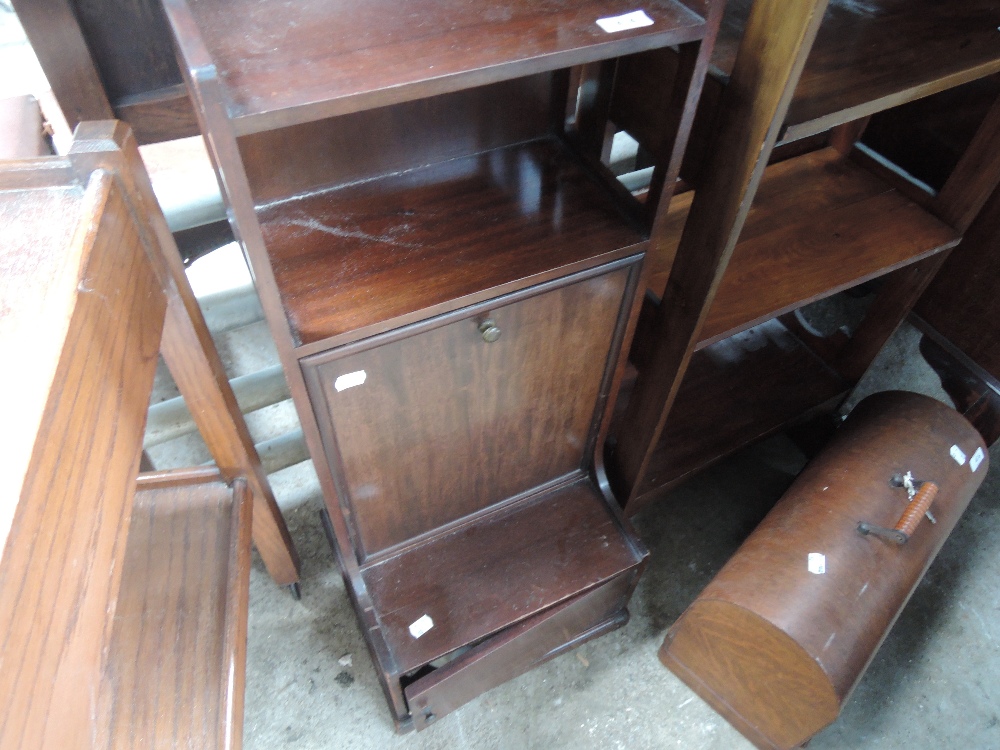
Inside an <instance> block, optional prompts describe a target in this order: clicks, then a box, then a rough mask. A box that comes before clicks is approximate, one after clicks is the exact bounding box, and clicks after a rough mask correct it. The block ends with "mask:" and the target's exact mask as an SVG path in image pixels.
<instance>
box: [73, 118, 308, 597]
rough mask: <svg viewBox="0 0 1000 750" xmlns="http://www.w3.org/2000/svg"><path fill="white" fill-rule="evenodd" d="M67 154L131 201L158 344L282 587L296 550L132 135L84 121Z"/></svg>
mask: <svg viewBox="0 0 1000 750" xmlns="http://www.w3.org/2000/svg"><path fill="white" fill-rule="evenodd" d="M70 156H71V158H72V159H74V161H75V163H77V164H78V166H79V168H80V169H81V170H84V171H88V172H89V171H90V170H92V169H95V168H99V167H101V166H104V167H105V168H112V169H114V170H115V172H116V174H117V175H119V176H120V179H121V180H122V181H123V182H124V183H125V185H126V188H127V190H128V192H129V194H130V195H131V196H133V198H132V200H133V205H132V210H133V211H134V212H135V214H134V215H135V216H137V217H142V219H141V221H142V223H141V225H140V227H139V229H140V231H142V232H143V234H144V241H145V242H146V243H147V244H148V247H150V248H151V251H150V252H151V257H152V259H153V262H154V264H155V266H156V270H157V272H158V274H159V276H160V281H161V283H162V284H163V286H164V287H165V288H166V290H167V312H166V321H165V323H164V328H163V339H162V341H161V344H160V346H161V352H162V354H163V358H164V359H165V360H166V362H167V365H168V367H169V368H170V373H171V375H172V376H173V378H174V381H175V382H176V383H177V387H178V389H179V390H180V391H181V395H183V396H184V398H185V401H186V402H187V403H188V408H189V409H190V410H191V413H192V415H193V416H194V418H195V422H196V423H197V425H198V430H199V431H200V432H201V436H202V438H203V439H204V440H205V444H206V445H207V446H208V449H209V451H210V452H211V454H212V457H213V458H214V459H215V461H216V464H217V465H218V466H219V469H220V470H221V471H222V473H223V476H225V477H226V479H227V480H231V479H234V478H235V477H239V476H242V477H245V478H246V480H247V482H248V484H249V487H250V491H251V494H252V495H253V498H254V504H255V513H254V544H256V546H257V549H258V551H259V552H260V554H261V557H262V558H263V560H264V563H265V564H266V565H267V569H268V572H269V573H270V574H271V577H272V578H273V579H274V580H275V581H276V582H278V583H280V584H291V583H294V582H295V581H297V580H298V569H299V558H298V552H297V551H296V549H295V545H294V543H293V542H292V539H291V537H290V536H289V534H288V528H287V526H286V524H285V521H284V518H283V517H282V515H281V511H280V509H279V508H278V504H277V502H276V501H275V499H274V494H273V492H272V490H271V486H270V484H269V483H268V481H267V475H266V474H265V473H264V470H263V469H262V468H261V465H260V457H259V456H258V455H257V452H256V450H255V449H254V445H253V440H252V438H251V437H250V431H249V430H248V429H247V426H246V422H245V421H244V420H243V415H242V413H241V412H240V409H239V405H238V404H237V402H236V397H235V396H234V395H233V391H232V388H231V387H230V386H229V380H228V378H227V376H226V372H225V368H224V367H223V365H222V360H221V359H220V358H219V354H218V351H216V349H215V344H214V343H213V342H212V336H211V333H210V332H209V330H208V326H207V325H206V324H205V319H204V317H203V316H202V314H201V309H200V308H199V307H198V301H197V300H196V299H195V297H194V292H192V291H191V286H190V285H189V284H188V282H187V277H186V276H185V275H184V267H183V265H182V263H181V258H180V254H179V253H178V252H177V246H176V244H175V243H174V239H173V236H172V235H171V233H170V230H169V229H168V228H167V224H166V221H165V220H164V218H163V214H162V212H161V211H160V209H159V205H158V204H157V202H156V197H155V196H154V195H153V189H152V186H151V185H150V183H149V176H148V175H147V174H146V171H145V169H144V168H143V166H142V160H141V158H140V156H139V149H138V146H137V144H136V142H135V139H134V137H132V135H131V131H129V130H128V128H127V127H126V126H124V125H122V124H120V123H113V122H102V123H84V124H83V125H81V126H80V127H79V128H78V129H77V133H76V138H75V140H74V143H73V148H72V149H71V151H70ZM139 442H140V443H141V442H142V441H141V440H140V441H139Z"/></svg>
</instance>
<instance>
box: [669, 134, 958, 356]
mask: <svg viewBox="0 0 1000 750" xmlns="http://www.w3.org/2000/svg"><path fill="white" fill-rule="evenodd" d="M691 200H692V196H689V195H687V194H685V195H682V196H680V197H679V198H678V200H677V201H675V205H672V206H671V207H670V214H671V217H670V222H669V228H670V229H671V230H673V232H674V234H673V236H672V237H671V238H670V240H669V241H668V242H667V243H664V244H666V248H665V249H666V250H667V251H668V252H667V253H666V255H667V256H668V257H669V256H670V255H671V253H670V252H669V251H670V247H671V245H672V246H674V247H676V245H677V244H678V243H679V241H680V233H681V231H682V229H683V224H684V220H685V219H686V214H687V211H686V210H685V209H686V208H687V207H688V206H690V203H691ZM958 240H959V235H958V234H957V233H956V232H955V231H954V230H952V229H951V228H949V227H948V226H946V225H945V224H943V223H942V222H941V221H939V220H938V219H936V218H934V217H933V216H931V215H930V214H928V213H927V212H926V211H924V210H923V209H921V208H919V207H918V206H916V205H914V204H913V203H911V202H910V201H908V200H907V199H906V198H904V197H903V196H901V195H900V194H899V193H898V192H897V191H895V190H892V189H891V188H890V187H889V186H888V185H886V184H885V183H883V182H882V181H880V180H879V179H878V178H876V177H875V176H873V175H871V174H870V173H868V172H867V171H866V170H864V169H862V168H861V167H859V166H858V165H856V164H854V163H853V162H852V161H850V160H847V159H844V158H843V157H842V155H841V154H840V153H839V152H838V151H836V149H833V148H827V149H823V150H821V151H818V152H812V153H809V154H805V155H803V156H800V157H796V158H794V159H789V160H786V161H783V162H780V163H778V164H774V165H772V166H770V167H769V168H768V169H767V171H766V172H765V173H764V178H763V180H761V184H760V187H759V189H758V192H757V197H756V200H755V201H754V204H753V207H752V208H751V209H750V212H749V214H748V215H747V220H746V223H745V225H744V227H743V232H742V233H741V234H740V240H739V242H738V244H737V245H736V249H735V250H734V252H733V256H732V259H731V261H730V263H729V266H728V268H727V269H726V273H725V275H724V276H723V278H722V282H721V284H720V285H719V289H718V292H717V294H716V297H715V300H714V302H713V303H712V306H711V308H710V310H709V313H708V317H707V319H706V320H705V324H704V326H703V328H702V330H701V334H700V337H699V344H698V346H699V348H700V347H704V346H707V345H708V344H711V343H713V342H715V341H719V340H721V339H723V338H725V337H726V336H728V335H731V334H732V333H735V332H737V331H739V330H743V329H745V328H747V327H749V326H752V325H754V324H755V323H757V322H760V321H761V320H765V319H767V318H771V317H774V316H775V315H779V314H781V313H784V312H788V311H789V310H792V309H794V308H796V307H800V306H802V305H804V304H807V303H809V302H812V301H815V300H816V299H819V298H821V297H825V296H829V295H831V294H834V293H836V292H838V291H840V290H842V289H845V288H847V287H850V286H854V285H855V284H858V283H861V282H862V281H865V280H867V279H871V278H874V277H876V276H880V275H882V274H884V273H887V272H888V271H891V270H893V269H895V268H898V267H900V266H902V265H904V264H907V263H911V262H914V261H917V260H920V259H922V258H924V257H926V256H928V255H930V254H933V253H937V252H940V251H942V250H945V249H947V248H949V247H952V246H953V245H955V244H957V243H958ZM661 247H663V245H661ZM650 262H651V264H652V266H653V271H652V279H653V283H652V284H651V288H652V289H653V291H654V292H656V293H659V294H663V291H664V287H665V285H666V275H667V273H668V272H669V266H668V267H667V269H666V272H664V270H661V269H663V266H665V265H667V262H666V261H664V260H660V258H659V257H656V256H654V257H652V258H651V261H650Z"/></svg>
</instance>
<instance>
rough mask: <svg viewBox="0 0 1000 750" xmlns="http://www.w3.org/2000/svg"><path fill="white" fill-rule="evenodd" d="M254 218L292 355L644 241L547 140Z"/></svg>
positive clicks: (262, 211) (282, 206) (271, 209)
mask: <svg viewBox="0 0 1000 750" xmlns="http://www.w3.org/2000/svg"><path fill="white" fill-rule="evenodd" d="M257 214H258V217H259V219H260V224H261V230H262V232H263V235H264V240H265V242H266V243H267V249H268V253H269V255H270V259H271V267H272V268H273V270H274V275H275V280H276V283H277V285H278V289H279V290H280V294H281V300H282V302H283V304H284V308H285V313H286V315H287V316H288V319H289V321H290V323H291V325H292V328H293V330H294V331H295V332H296V333H297V335H298V339H299V343H310V342H319V341H323V340H324V339H328V338H330V337H334V336H337V335H340V334H344V333H349V332H352V331H362V330H363V329H364V328H365V327H366V326H373V325H375V324H380V325H381V329H382V330H385V329H386V328H388V327H389V326H390V325H398V324H400V323H402V322H407V321H405V320H399V319H400V318H402V317H403V316H406V315H407V314H412V315H411V319H414V318H415V319H419V318H420V317H427V316H428V315H429V314H433V313H435V312H444V311H446V310H448V309H456V308H458V307H460V306H463V305H465V304H470V303H471V302H473V301H477V300H474V299H472V295H476V294H478V295H479V299H485V298H488V297H491V296H496V294H498V293H500V292H502V291H512V289H511V287H513V288H518V287H524V286H527V285H529V284H531V283H533V282H537V281H542V280H544V278H543V276H544V275H545V274H546V273H550V277H551V272H552V271H554V270H557V269H558V270H559V271H560V272H561V273H566V272H567V271H570V270H573V268H572V266H573V264H578V263H583V264H586V265H597V264H598V263H600V262H601V261H602V260H610V259H611V258H613V257H614V254H615V253H616V252H618V253H619V254H623V253H622V252H621V251H623V250H624V251H625V252H628V251H629V250H631V252H636V251H637V250H638V249H639V248H637V247H636V245H637V244H638V243H640V242H642V241H643V239H644V238H643V236H642V235H641V234H640V233H639V232H638V231H636V230H635V229H632V228H631V227H630V226H629V224H628V223H627V222H626V219H625V217H624V216H622V215H621V214H619V213H618V212H617V211H616V209H615V208H614V206H613V204H612V203H611V201H609V200H608V198H607V195H606V193H605V192H604V191H603V190H602V189H601V187H600V185H598V184H597V183H596V182H595V181H593V180H592V179H591V178H590V177H589V176H588V175H587V174H585V173H584V172H583V171H582V169H581V168H580V167H578V166H577V165H576V163H575V162H574V161H573V159H572V157H571V156H570V155H569V154H568V153H567V152H566V151H565V150H564V149H563V147H561V146H560V145H559V144H558V143H557V142H555V141H550V140H546V141H537V142H533V143H530V144H525V145H522V146H516V147H511V148H506V149H500V150H497V151H491V152H488V153H485V154H481V155H478V156H471V157H467V158H464V159H455V160H452V161H448V162H444V163H442V164H436V165H433V166H430V167H427V168H424V169H420V170H415V171H412V172H407V173H404V174H401V175H392V176H388V177H386V178H384V179H380V180H375V181H370V182H364V183H362V184H359V185H353V186H349V187H345V188H343V189H340V190H332V191H328V192H322V193H315V194H310V195H304V196H300V197H296V198H294V199H291V200H286V201H282V202H280V203H276V204H270V205H265V206H261V207H259V208H258V211H257ZM505 285H508V286H506V287H505ZM418 314H419V315H418ZM394 319H396V320H395V321H394ZM393 321H394V322H393ZM370 332H375V331H370Z"/></svg>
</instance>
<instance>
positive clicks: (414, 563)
mask: <svg viewBox="0 0 1000 750" xmlns="http://www.w3.org/2000/svg"><path fill="white" fill-rule="evenodd" d="M166 10H167V17H168V20H169V22H170V24H171V27H172V30H173V33H174V35H175V38H176V42H177V47H178V51H179V58H180V60H181V63H182V64H181V67H182V68H183V69H184V71H185V75H186V76H187V78H188V85H189V89H190V92H191V95H192V98H193V100H194V102H195V106H196V110H197V112H198V116H199V119H200V124H201V129H202V131H203V133H204V134H205V136H206V138H207V142H208V143H209V146H210V151H211V153H212V157H213V159H214V161H215V165H216V168H217V170H218V174H219V178H220V183H221V185H222V186H223V192H224V194H225V196H226V200H227V201H228V204H229V208H230V215H231V220H232V223H233V228H234V231H235V233H236V234H237V236H238V238H239V239H240V240H241V242H242V244H243V247H244V249H245V252H246V254H247V256H248V260H249V263H250V265H251V267H252V271H253V274H254V277H255V281H256V284H257V288H258V291H259V293H260V296H261V299H262V303H263V306H264V310H265V314H266V316H267V319H268V321H269V324H270V326H271V330H272V332H273V334H274V338H275V340H276V342H277V347H278V351H279V355H280V357H281V359H282V363H283V365H284V368H285V372H286V376H287V378H288V380H289V385H290V389H291V392H292V395H293V398H294V400H295V403H296V406H297V408H298V412H299V416H300V419H301V421H302V424H303V430H304V434H305V436H306V441H307V444H308V445H309V448H310V452H311V454H312V456H313V458H314V462H315V465H316V469H317V473H318V475H319V478H320V483H321V485H322V488H323V491H324V496H325V499H326V507H327V511H328V513H327V514H326V516H325V521H326V523H327V528H328V531H329V535H330V538H331V542H332V543H333V545H334V548H335V550H336V553H337V556H338V559H339V561H340V564H341V567H342V570H343V572H344V577H345V580H346V582H347V587H348V591H349V594H350V596H351V598H352V600H353V602H354V605H355V608H356V610H357V614H358V617H359V620H360V623H361V626H362V629H363V631H364V634H365V637H366V639H367V642H368V645H369V648H370V651H371V655H372V657H373V660H374V661H375V663H376V665H377V667H378V671H379V674H380V677H381V679H382V683H383V687H384V690H385V694H386V699H387V701H388V703H389V706H390V708H391V711H392V715H393V718H394V720H395V721H396V723H397V726H398V727H399V728H400V729H401V730H405V729H409V728H413V727H416V728H417V729H420V728H422V727H424V726H426V725H427V724H428V723H429V722H431V721H434V720H436V719H437V718H440V717H441V716H443V715H444V714H446V713H448V712H449V711H451V710H452V709H454V708H456V707H458V706H460V705H461V704H462V703H464V702H465V701H467V700H469V699H470V698H472V697H474V696H475V695H477V694H479V693H481V692H483V691H484V690H487V689H489V688H490V687H493V686H494V685H497V684H499V683H501V682H503V681H505V680H507V679H509V678H511V677H513V676H515V675H517V674H519V673H521V672H523V671H525V670H526V669H529V668H530V667H532V666H533V665H535V664H538V663H540V662H542V661H544V660H546V659H549V658H551V657H553V656H555V655H556V654H558V653H561V652H562V651H564V650H566V649H568V648H570V647H572V646H573V645H575V644H577V643H580V642H583V641H584V640H586V639H588V638H591V637H593V636H596V635H599V634H601V633H603V632H606V631H607V630H610V629H612V628H615V627H618V626H620V625H622V624H623V623H624V622H625V621H626V619H627V609H626V605H627V602H628V599H629V597H630V595H631V592H632V589H633V588H634V585H635V582H636V579H637V577H638V575H639V573H640V571H641V569H642V567H643V565H644V560H645V556H646V552H645V550H644V548H643V546H642V545H641V543H640V542H639V541H638V540H637V538H636V537H635V535H634V534H633V532H632V531H631V529H630V527H629V526H628V525H627V524H626V523H625V522H624V521H623V520H622V518H621V516H620V511H619V508H618V506H617V503H616V502H615V501H614V498H613V497H612V496H611V495H610V493H609V491H608V488H607V482H606V480H605V477H604V473H603V465H602V461H601V456H602V454H603V451H602V448H601V446H602V444H603V441H604V437H605V435H606V432H607V429H608V425H609V422H610V405H611V404H612V403H613V402H614V400H615V396H616V393H617V390H618V387H619V383H620V382H621V379H622V375H623V373H624V370H625V359H626V352H627V349H628V342H629V341H630V340H631V336H632V332H633V330H634V326H635V322H636V320H637V317H638V312H639V308H640V304H639V301H640V299H641V291H642V289H643V287H644V276H643V274H644V257H645V253H646V250H647V248H648V247H649V246H650V244H651V243H655V242H656V241H657V239H656V238H657V237H658V236H659V235H660V233H661V232H662V226H661V225H662V224H663V222H664V219H665V217H666V206H667V205H668V203H669V200H670V196H671V193H672V189H673V185H674V184H675V182H676V179H677V175H678V173H679V170H680V163H681V154H682V153H683V150H684V147H685V144H686V141H687V137H688V134H689V132H690V128H691V125H692V122H693V118H694V112H695V103H696V102H697V99H698V95H699V93H700V90H701V86H702V83H703V80H704V77H705V74H706V71H707V66H708V59H709V55H710V53H711V47H712V43H713V41H714V38H715V35H716V33H717V30H718V23H719V20H720V18H721V12H722V3H721V2H718V1H717V0H684V2H681V1H680V0H654V2H652V3H649V4H646V5H644V6H643V11H642V16H643V18H644V23H643V25H640V26H637V27H635V28H629V29H623V30H620V31H615V32H606V31H604V30H602V28H601V26H600V25H599V24H598V23H597V21H598V20H601V19H605V18H612V17H618V16H621V15H624V14H627V13H630V12H633V11H636V10H637V9H636V8H635V7H634V6H632V5H630V4H628V3H625V2H623V0H591V1H588V2H582V3H574V4H572V5H571V6H563V5H554V6H543V5H538V4H536V3H530V2H520V1H519V2H515V3H513V4H508V5H506V6H503V7H499V6H495V5H494V4H492V3H487V2H472V3H468V2H454V1H452V0H446V1H445V2H410V3H405V4H402V5H401V4H399V3H392V2H388V0H376V2H371V3H362V4H359V3H354V2H346V1H342V2H341V1H337V2H327V1H325V0H324V1H320V0H305V1H304V2H297V3H294V4H292V5H291V6H289V5H288V4H285V3H279V2H276V1H273V0H265V2H263V3H261V2H254V3H240V2H237V3H235V4H234V3H232V2H218V1H216V0H198V1H197V2H190V3H186V2H184V0H169V1H168V2H167V3H166ZM623 71H629V74H628V75H625V74H624V73H623ZM643 79H648V80H655V81H657V86H656V87H655V94H656V97H654V98H649V97H640V96H639V95H638V92H637V91H636V90H635V89H636V82H637V81H641V80H643ZM619 130H627V131H629V132H630V133H631V134H632V135H633V136H634V137H635V138H636V139H637V140H638V141H639V142H640V143H641V144H642V146H643V148H644V149H645V153H648V154H650V155H651V157H652V160H653V162H654V169H653V176H652V178H651V182H650V185H649V188H648V190H647V191H645V192H644V193H643V195H642V196H641V197H639V198H637V197H635V196H633V195H632V194H631V193H630V192H629V190H627V189H626V188H625V187H623V186H622V184H621V183H620V182H619V181H618V180H617V179H616V178H615V176H614V174H613V173H612V171H611V169H610V168H609V167H610V164H609V153H610V149H611V145H612V142H613V137H614V135H615V133H616V132H617V131H619Z"/></svg>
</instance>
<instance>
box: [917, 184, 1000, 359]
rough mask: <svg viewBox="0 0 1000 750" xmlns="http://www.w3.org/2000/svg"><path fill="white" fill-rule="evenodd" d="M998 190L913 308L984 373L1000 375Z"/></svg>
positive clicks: (999, 198)
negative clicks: (984, 371)
mask: <svg viewBox="0 0 1000 750" xmlns="http://www.w3.org/2000/svg"><path fill="white" fill-rule="evenodd" d="M998 241H1000V189H997V190H995V191H994V192H993V195H992V196H991V198H990V199H989V201H988V203H987V204H986V206H985V207H984V208H983V210H982V211H981V212H980V214H979V216H978V218H977V219H976V221H975V222H974V223H973V225H972V226H971V227H970V228H969V231H968V232H967V233H966V235H965V238H964V239H963V240H962V244H960V245H959V246H958V247H956V248H955V250H954V251H952V253H951V255H950V256H949V258H948V260H947V261H946V262H945V264H944V266H943V267H942V268H941V271H940V273H939V274H938V276H937V277H936V278H935V280H934V282H933V283H932V284H931V285H930V286H929V287H928V289H927V291H926V293H925V294H924V295H923V297H922V298H921V299H920V301H919V302H918V303H917V305H916V308H915V309H916V312H917V314H918V315H920V317H921V318H923V319H924V320H925V321H926V322H927V323H928V324H929V325H930V326H931V327H932V328H934V329H935V330H936V331H938V332H939V333H940V334H941V335H942V336H944V337H945V338H946V339H948V340H949V341H950V342H952V344H954V345H955V346H956V347H957V348H958V349H960V350H961V351H963V352H965V354H966V355H967V356H968V357H969V358H970V359H971V360H972V361H973V362H975V363H976V364H977V365H979V366H980V367H982V368H983V369H984V370H986V371H987V372H990V373H994V374H1000V326H998V324H997V320H998V319H1000V318H998V314H1000V307H998V306H1000V294H998V290H1000V286H998V281H997V280H998V278H1000V254H998V253H997V242H998Z"/></svg>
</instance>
